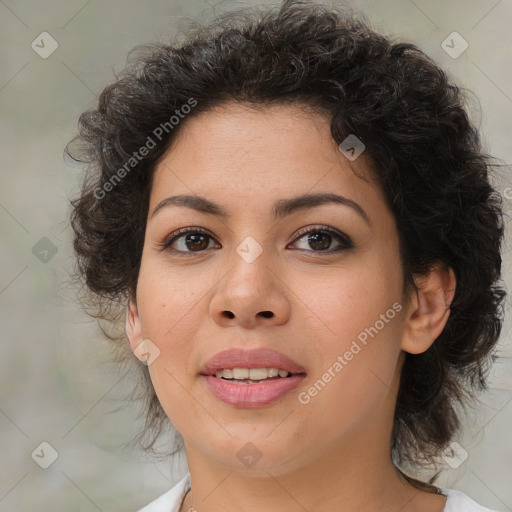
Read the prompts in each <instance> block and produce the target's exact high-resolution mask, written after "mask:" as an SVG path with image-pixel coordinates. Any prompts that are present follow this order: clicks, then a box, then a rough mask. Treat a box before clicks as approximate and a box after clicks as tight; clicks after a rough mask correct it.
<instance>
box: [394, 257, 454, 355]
mask: <svg viewBox="0 0 512 512" xmlns="http://www.w3.org/2000/svg"><path fill="white" fill-rule="evenodd" d="M415 281H416V285H417V287H418V290H417V291H414V292H413V293H412V295H411V299H410V301H409V304H408V309H407V316H406V319H405V328H404V333H403V338H402V343H401V348H402V350H404V351H405V352H409V353H411V354H420V353H422V352H425V351H426V350H427V349H428V348H429V347H430V346H431V345H432V343H434V341H435V340H436V339H437V337H438V336H439V335H440V334H441V332H442V331H443V329H444V327H445V325H446V322H447V321H448V317H449V316H450V305H451V303H452V300H453V297H454V295H455V287H456V280H455V274H454V272H453V270H452V268H451V267H448V266H447V265H445V264H444V263H443V262H439V263H437V264H435V265H434V266H433V267H432V268H431V270H430V272H429V273H428V274H427V275H425V276H421V277H418V278H416V277H415Z"/></svg>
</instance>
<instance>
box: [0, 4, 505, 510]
mask: <svg viewBox="0 0 512 512" xmlns="http://www.w3.org/2000/svg"><path fill="white" fill-rule="evenodd" d="M254 3H257V2H254ZM351 4H352V5H353V6H355V7H356V8H359V9H360V10H362V11H363V12H365V13H366V14H367V15H368V17H369V18H370V20H371V22H372V23H373V25H374V28H375V29H377V30H380V31H382V32H384V33H385V34H388V35H392V36H396V37H398V38H402V39H406V40H410V41H413V42H415V43H417V44H418V45H419V46H420V47H421V48H423V49H424V50H426V51H427V52H428V53H429V54H430V55H431V56H432V57H433V58H434V59H435V60H436V61H437V62H438V63H439V64H440V65H441V66H442V67H444V68H445V69H446V70H447V71H448V72H449V73H450V74H451V76H452V77H453V78H454V80H456V81H457V82H458V83H461V84H463V85H464V86H466V87H467V88H469V89H471V90H472V91H473V92H474V93H475V96H476V97H474V98H473V100H472V103H471V112H472V116H473V118H474V119H475V122H476V123H477V124H479V125H480V126H481V128H482V131H483V134H484V138H483V140H484V144H485V145H486V149H488V151H490V152H491V153H492V154H494V155H495V156H497V157H498V158H500V159H501V160H502V162H503V163H505V164H507V166H505V167H503V168H502V170H501V172H500V174H499V175H497V176H496V178H495V181H496V186H497V187H498V189H499V190H500V192H501V193H502V194H503V195H504V197H505V208H506V212H507V215H509V212H510V199H509V198H512V189H510V190H508V189H507V187H512V179H511V177H510V176H509V171H510V164H511V162H512V149H511V148H512V145H511V144H510V140H511V133H512V130H511V128H512V99H511V98H512V85H511V83H512V71H511V69H512V66H511V57H512V50H511V49H512V31H511V30H510V26H511V25H512V1H511V0H499V1H498V0H478V1H477V0H471V1H464V0H450V1H443V0H425V1H422V0H415V1H412V0H397V1H389V0H387V1H386V0H381V1H369V0H368V1H363V0H359V1H353V2H351ZM241 5H247V2H245V3H242V2H224V3H215V4H213V3H211V4H209V3H207V2H205V1H197V0H189V1H185V0H167V1H164V0H146V1H144V2H143V1H136V0H124V1H122V0H104V1H101V0H90V1H88V0H67V1H64V0H42V1H38V2H36V1H30V0H0V147H1V151H0V229H1V237H0V261H1V265H0V322H1V324H0V339H1V345H0V346H1V348H2V357H1V358H0V431H1V437H0V449H1V454H0V511H5V512H20V511H31V510H39V511H52V512H69V511H70V510H73V511H77V512H82V511H83V512H89V511H91V512H92V511H95V510H102V511H105V512H106V511H114V512H117V511H130V510H136V509H137V508H138V507H140V506H142V505H143V504H145V503H147V502H149V501H150V500H151V499H153V498H154V497H156V496H158V495H159V494H161V493H162V492H164V491H165V490H167V489H168V488H170V487H171V486H172V485H173V483H174V482H176V481H177V480H178V479H179V478H181V476H182V475H183V474H184V473H185V472H186V470H187V468H186V462H185V458H184V456H182V457H181V465H178V463H176V465H175V466H174V467H171V465H170V464H169V463H163V462H158V461H153V460H151V459H150V458H148V457H147V456H145V455H143V454H142V453H140V452H136V451H130V450H127V449H123V448H122V445H123V443H125V442H128V441H130V439H132V437H133V435H134V434H135V433H136V432H137V429H138V428H140V425H139V424H138V423H137V418H136V415H137V409H136V408H135V407H133V406H129V407H124V408H121V407H120V406H121V405H122V403H121V402H120V399H122V397H123V396H125V393H126V391H129V390H130V389H131V388H130V383H129V381H128V380H127V379H124V380H122V379H120V375H119V374H118V373H116V369H115V367H114V366H112V365H111V364H110V363H109V362H108V360H107V355H106V352H105V349H104V347H105V345H106V341H105V340H104V339H103V338H102V337H101V334H100V331H99V329H98V328H97V327H96V325H95V323H94V322H93V321H91V320H90V319H89V318H88V317H87V316H86V315H85V314H84V313H83V312H81V311H80V310H79V308H78V307H77V305H76V304H75V303H74V302H73V298H72V297H71V294H72V291H71V290H70V289H69V287H68V285H67V284H66V283H67V279H68V272H69V271H70V269H71V265H72V250H71V246H70V239H71V238H70V237H71V229H70V228H69V223H68V219H69V207H68V197H70V196H73V195H74V194H75V193H76V190H77V185H78V180H79V175H80V174H79V173H80V170H79V169H77V168H76V167H72V166H70V165H69V164H66V163H65V162H64V160H63V156H62V152H63V148H64V146H65V144H66V142H68V141H69V140H70V138H71V137H72V136H73V135H74V133H75V130H76V127H77V119H78V116H79V114H80V113H81V112H82V111H83V110H85V109H86V108H89V107H91V106H93V104H94V101H95V98H96V96H97V94H98V93H99V92H100V91H101V89H102V88H103V87H104V86H105V85H106V83H107V82H109V81H111V80H112V79H113V78H114V75H113V73H114V70H115V71H120V70H121V69H122V67H123V65H124V62H125V58H126V55H127V53H128V51H129V50H130V49H131V48H132V47H134V46H135V45H137V44H140V43H145V42H151V41H157V40H158V41H167V40H169V39H170V38H171V37H172V36H173V35H175V34H176V33H177V31H178V26H179V25H178V22H179V21H180V18H183V17H186V16H189V17H193V18H198V17H199V19H209V18H210V17H211V16H213V14H214V13H219V12H222V11H224V10H231V9H233V8H236V7H237V6H241ZM212 7H213V11H212ZM453 31H456V32H458V33H459V34H460V35H461V36H462V37H463V38H464V39H465V40H466V41H467V42H468V45H469V46H468V48H467V50H466V51H465V52H464V53H463V54H462V55H461V56H460V57H458V58H456V59H455V58H452V57H451V56H450V55H448V54H447V53H446V52H445V50H444V49H443V48H442V47H441V43H442V41H443V40H445V38H446V37H447V36H448V35H449V34H451V33H452V32H453ZM42 32H48V33H49V34H50V35H51V37H52V38H54V39H55V41H56V42H57V44H58V48H57V50H56V51H55V52H54V53H52V54H51V55H50V56H49V57H48V58H42V57H41V56H40V55H39V54H38V53H36V51H34V49H32V47H31V43H32V41H34V40H35V41H36V42H37V41H40V38H39V39H38V36H39V35H40V34H41V33H42ZM45 37H46V36H45ZM48 41H49V40H48V39H46V43H45V48H46V49H48V48H49V42H48ZM39 44H40V46H41V43H39ZM457 44H459V42H457ZM41 50H42V49H41ZM507 222H508V217H507ZM509 235H510V232H509V231H508V232H507V247H506V249H505V254H504V270H505V280H506V282H507V283H508V281H509V279H510V278H511V275H510V268H509V267H510V261H511V260H510V256H509V253H508V247H509V242H508V240H509ZM41 239H43V240H42V241H41ZM37 244H39V245H37ZM34 247H35V249H34ZM44 250H48V251H49V252H48V253H44V252H43V253H42V252H41V251H44ZM483 250H485V248H483ZM52 251H53V252H52ZM55 251H56V253H55ZM53 253H55V254H53ZM38 256H39V257H38ZM41 258H42V259H43V260H44V259H45V258H46V259H47V261H46V262H45V261H42V260H41ZM507 305H508V302H507ZM509 330H510V318H509V316H508V315H507V320H506V323H505V326H504V330H503V335H502V339H501V342H500V353H501V355H502V356H503V357H502V359H501V360H500V362H499V364H497V365H496V367H495V368H494V370H493V373H492V378H491V381H490V386H491V389H490V391H489V393H487V394H486V395H485V396H483V397H482V405H481V406H479V407H478V408H477V409H476V410H475V411H474V412H473V413H471V414H470V415H469V417H468V420H467V427H466V429H465V431H464V434H463V436H461V438H460V439H457V442H458V443H459V444H460V445H461V446H462V447H463V448H464V449H465V450H466V451H467V453H468V458H467V459H466V460H465V461H464V463H462V464H461V465H460V466H459V467H458V468H452V467H450V466H449V465H446V468H445V470H444V471H443V473H442V476H441V478H440V480H439V484H440V485H443V486H446V487H455V488H457V489H460V490H463V491H465V492H466V493H468V494H469V495H470V496H472V497H473V499H475V500H476V501H478V502H480V503H482V504H484V505H486V506H488V507H489V508H493V509H496V510H499V511H507V510H512V487H511V486H510V482H511V475H512V433H511V432H512V429H511V426H512V364H511V362H512V348H511V343H510V336H509ZM41 442H47V443H49V444H50V445H51V446H52V447H53V448H54V449H55V450H56V451H57V452H58V458H57V460H56V461H55V462H54V463H53V464H52V465H51V466H50V467H49V468H48V469H42V468H41V467H40V466H39V465H38V464H36V462H35V461H34V460H33V458H32V457H31V454H32V453H33V451H34V450H35V449H36V448H37V447H38V446H39V445H40V443H41ZM36 453H41V452H40V451H39V452H36ZM45 456H48V452H46V454H45ZM177 462H178V461H177Z"/></svg>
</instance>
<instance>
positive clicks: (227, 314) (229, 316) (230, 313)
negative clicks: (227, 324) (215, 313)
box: [224, 311, 235, 318]
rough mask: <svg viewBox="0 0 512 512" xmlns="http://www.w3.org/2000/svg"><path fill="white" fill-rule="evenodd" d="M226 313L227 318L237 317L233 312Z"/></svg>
mask: <svg viewBox="0 0 512 512" xmlns="http://www.w3.org/2000/svg"><path fill="white" fill-rule="evenodd" d="M224 313H225V314H226V316H227V317H228V318H234V317H235V315H234V314H233V313H232V312H231V311H224Z"/></svg>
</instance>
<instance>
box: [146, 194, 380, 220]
mask: <svg viewBox="0 0 512 512" xmlns="http://www.w3.org/2000/svg"><path fill="white" fill-rule="evenodd" d="M329 203H335V204H341V205H344V206H348V207H350V208H352V209H353V210H354V211H355V212H356V213H357V214H358V215H359V216H360V217H362V219H363V220H364V221H365V222H366V224H368V225H369V226H370V227H371V222H370V219H369V218H368V215H367V213H366V212H365V211H364V209H363V208H362V207H361V206H360V205H359V204H358V203H356V202H355V201H353V200H352V199H349V198H348V197H344V196H341V195H338V194H329V193H319V194H304V195H301V196H297V197H292V198H291V199H279V200H278V201H276V202H275V203H274V206H273V208H272V217H273V218H274V219H275V220H280V219H282V218H284V217H286V216H287V215H290V214H292V213H294V212H297V211H299V210H305V209H308V208H312V207H314V206H320V205H323V204H329ZM168 206H186V207H187V208H192V209H194V210H197V211H199V212H201V213H206V214H208V215H216V216H218V217H222V218H224V219H227V218H230V217H231V214H230V213H229V212H228V211H227V210H225V209H224V208H223V207H222V206H220V205H218V204H216V203H213V202H212V201H210V200H208V199H206V198H204V197H201V196H197V195H185V194H182V195H178V196H170V197H167V198H165V199H164V200H162V201H160V203H158V204H157V205H156V207H155V209H154V210H153V213H152V214H151V216H150V218H153V217H154V216H155V215H156V214H157V213H158V212H159V211H160V210H162V209H163V208H166V207H168Z"/></svg>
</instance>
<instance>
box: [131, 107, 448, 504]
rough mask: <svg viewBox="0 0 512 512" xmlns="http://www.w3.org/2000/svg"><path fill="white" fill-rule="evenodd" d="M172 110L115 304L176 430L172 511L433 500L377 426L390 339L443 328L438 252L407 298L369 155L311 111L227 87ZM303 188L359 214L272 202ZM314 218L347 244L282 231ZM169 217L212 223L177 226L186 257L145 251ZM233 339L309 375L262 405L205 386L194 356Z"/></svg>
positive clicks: (407, 346)
mask: <svg viewBox="0 0 512 512" xmlns="http://www.w3.org/2000/svg"><path fill="white" fill-rule="evenodd" d="M184 123H185V124H184V125H183V126H182V127H181V131H180V132H179V133H178V137H177V138H176V139H175V141H174V142H173V144H172V145H171V147H170V149H169V150H168V152H167V153H166V154H165V155H164V157H163V158H162V159H161V160H160V163H159V164H158V166H157V168H156V170H155V175H154V181H153V185H152V189H151V195H150V206H149V212H148V219H147V228H146V234H145V243H144V250H143V255H142V261H141V268H140V275H139V280H138V286H137V293H136V297H132V300H131V301H130V304H129V309H128V314H127V320H126V331H127V335H128V339H129V341H130V346H131V348H132V350H134V351H136V348H137V346H138V345H139V343H140V342H141V341H142V340H143V339H149V340H151V342H152V343H154V345H155V346H157V347H158V349H159V351H160V354H159V355H158V357H156V358H155V359H154V361H152V362H151V364H149V366H148V367H149V371H150V375H151V379H152V382H153V385H154V388H155V390H156V393H157V395H158V398H159V400H160V402H161V404H162V407H163V408H164V410H165V412H166V414H167V415H168V416H169V418H170V420H171V421H172V423H173V424H174V426H175V427H176V428H177V429H178V430H179V432H180V433H181V435H182V436H183V439H184V443H185V451H186V455H187V460H188V466H189V470H190V474H191V487H192V489H191V491H190V493H189V494H187V496H186V498H185V501H184V502H183V504H182V507H181V510H183V511H186V510H189V509H190V507H194V508H195V509H196V510H198V511H200V512H213V511H218V510H223V511H225V512H230V511H235V510H236V511H240V510H243V511H245V512H252V511H258V512H261V510H266V511H269V512H274V511H283V510H287V511H291V512H295V511H297V512H299V511H304V510H307V511H309V512H314V511H319V510H322V512H334V511H336V512H338V511H339V510H340V504H341V505H342V507H343V508H342V510H343V511H347V512H351V511H354V512H355V511H358V512H361V511H363V512H364V511H370V510H372V511H374V510H379V511H381V512H385V511H390V512H391V511H393V512H396V511H402V512H407V511H411V512H412V511H415V512H418V511H425V512H426V511H429V512H440V511H442V510H443V509H444V506H445V502H446V498H445V497H444V496H443V495H440V494H435V493H428V492H424V491H419V490H418V489H416V488H415V487H413V486H411V485H410V484H409V483H407V482H406V480H405V479H404V478H403V477H402V476H401V475H400V474H399V473H398V472H397V470H396V469H395V468H394V466H393V464H392V461H391V456H390V441H391V429H392V420H393V412H394V408H395V403H396V395H397V391H398V384H399V377H400V371H401V368H402V364H403V360H404V356H405V352H410V353H421V352H423V351H425V350H427V349H428V347H429V346H430V345H431V344H432V343H433V342H434V340H435V339H436V338H437V337H438V336H439V334H440V333H441V331H442V330H443V328H444V326H445V324H446V321H447V320H448V316H449V314H450V311H449V309H448V308H449V304H450V303H451V301H452V299H453V295H454V292H455V277H454V274H453V271H452V269H450V268H447V267H445V266H444V265H442V264H439V265H437V266H434V267H433V268H432V271H431V272H430V274H428V275H427V276H423V279H421V280H419V279H418V282H417V284H418V286H419V289H418V290H416V291H415V292H414V293H413V294H412V297H411V299H410V300H409V302H405V299H404V297H403V296H402V273H401V262H400V255H399V246H398V233H397V228H396V222H395V219H394V216H393V214H392V212H391V211H390V210H389V208H388V206H387V203H386V200H385V198H384V196H383V194H382V192H381V190H380V189H379V188H378V187H377V186H376V185H375V184H373V183H372V182H371V179H372V174H371V162H370V160H369V158H368V157H367V156H366V154H365V153H363V154H362V155H361V156H359V157H358V158H357V159H356V160H355V161H353V162H350V161H349V160H348V159H347V158H346V156H345V155H344V154H342V153H341V152H340V151H339V149H338V146H337V144H336V142H335V141H334V140H333V139H332V137H331V135H330V129H329V122H328V121H327V120H326V119H325V118H323V117H321V116H320V115H319V114H315V113H309V112H307V111H305V110H304V109H301V108H299V107H298V106H279V107H277V106H272V107H265V110H261V111H257V110H254V109H250V108H248V107H247V105H243V104H236V103H230V104H226V105H224V106H223V108H221V109H216V110H212V111H209V112H207V113H202V114H200V115H199V116H197V117H194V118H190V119H188V120H186V121H185V122H184ZM352 168H354V169H355V170H356V171H357V173H358V174H361V175H363V176H365V177H366V178H368V179H370V182H369V183H367V182H365V181H363V180H362V179H360V178H359V177H358V176H357V175H356V174H355V173H354V172H353V170H352ZM317 192H327V193H337V194H341V195H344V196H346V197H348V198H350V199H352V200H353V201H355V202H357V203H358V204H359V205H360V206H361V207H362V208H363V209H364V210H365V212H366V214H367V216H368V218H369V220H370V223H371V226H369V225H368V224H367V223H365V221H364V220H363V218H362V217H361V216H360V215H358V214H357V212H356V211H355V210H354V209H352V208H350V207H347V206H344V205H339V204H325V205H321V206H315V207H313V208H309V209H304V210H299V211H297V212H294V213H293V214H291V215H289V216H287V217H285V218H283V219H282V220H280V221H276V220H275V219H273V218H272V216H271V208H272V205H273V203H274V202H275V201H276V200H279V199H283V198H291V197H294V196H298V195H301V194H304V193H317ZM177 194H197V195H200V196H203V197H205V198H207V199H209V200H211V201H213V202H215V203H217V204H219V205H221V206H222V207H224V208H225V209H227V210H228V211H229V212H230V213H231V214H232V216H231V217H230V218H228V219H224V220H223V219H220V218H217V217H215V216H213V215H208V214H205V213H201V212H198V211H196V210H193V209H190V208H187V207H184V206H169V207H166V208H163V209H161V210H160V211H159V212H158V213H157V214H156V215H155V216H154V217H152V216H151V214H152V212H153V210H154V208H155V206H156V205H157V204H158V203H159V202H160V201H162V200H163V199H165V198H166V197H168V196H171V195H177ZM319 225H325V226H330V227H332V228H334V229H335V230H338V231H339V232H341V233H342V234H345V235H346V236H348V237H349V238H350V239H351V240H352V242H353V243H354V244H355V247H353V248H345V250H342V251H341V252H338V253H335V252H332V253H331V254H330V255H328V254H326V253H325V252H324V253H322V251H321V250H320V249H318V247H322V245H321V244H322V243H324V242H325V245H326V246H327V247H328V249H335V248H337V247H340V246H341V247H344V245H343V243H342V242H340V241H339V240H338V239H337V238H336V237H332V238H331V239H329V238H327V239H326V240H325V239H320V240H319V242H320V243H317V244H316V245H315V243H314V239H313V243H311V242H309V243H308V235H307V234H305V235H304V234H301V235H300V236H296V233H297V231H298V230H299V229H300V228H303V227H310V228H311V229H315V228H318V227H319ZM184 227H191V228H194V227H202V228H204V229H206V230H208V232H209V233H210V234H211V236H212V238H211V239H210V238H208V237H207V238H206V240H205V242H204V245H201V244H199V245H200V247H201V248H202V249H203V250H202V252H197V251H196V252H194V248H197V245H194V244H191V243H190V241H189V244H188V245H187V244H186V243H185V237H184V236H182V238H181V239H180V240H179V241H175V242H174V244H173V247H174V248H175V249H176V250H182V251H188V252H187V254H186V255H185V256H181V257H180V256H179V254H176V253H173V252H172V249H168V250H167V251H160V250H159V249H160V247H159V245H158V244H159V243H160V242H162V241H163V240H164V239H165V238H166V237H167V236H169V235H170V234H171V233H173V232H174V231H176V230H177V229H179V228H184ZM185 236H186V235H185ZM249 236H250V237H253V238H254V239H255V240H256V241H257V242H258V243H259V245H260V246H261V248H262V250H263V252H262V253H261V254H260V255H259V256H258V257H257V258H256V260H255V261H253V262H252V263H247V262H246V261H245V260H244V259H242V258H241V257H240V256H239V255H238V253H237V252H236V248H237V247H238V245H239V244H240V243H241V242H242V241H243V240H244V239H245V238H246V237H249ZM330 240H331V243H330V245H329V241H330ZM206 247H208V248H206ZM395 302H398V303H399V304H401V305H402V309H401V311H400V312H399V313H397V315H396V316H395V317H394V318H393V319H392V320H389V322H387V323H385V326H384V328H381V329H380V330H379V332H378V334H377V335H374V337H373V338H369V341H368V343H367V345H366V346H364V347H363V348H362V350H361V351H360V352H358V353H357V356H354V357H353V359H352V360H351V361H349V362H348V364H347V365H346V366H344V368H343V370H342V371H340V372H339V373H337V375H336V377H335V378H333V379H332V380H331V381H330V382H329V383H328V384H327V385H326V386H325V387H324V388H323V389H322V390H321V392H319V393H318V394H317V395H316V396H315V397H314V398H312V399H311V401H310V403H308V404H307V405H303V404H301V403H299V401H298V398H297V395H298V393H299V392H301V391H307V390H308V389H309V388H310V387H311V386H312V385H313V383H314V382H316V381H317V380H318V379H320V378H321V377H322V374H324V373H325V372H326V371H327V370H328V368H329V367H332V366H333V363H334V362H335V361H336V360H337V357H338V356H339V355H343V354H344V353H345V352H346V351H347V350H348V349H349V348H350V345H351V343H352V341H353V340H356V339H357V336H358V334H360V333H361V332H362V331H364V330H365V328H368V327H370V326H374V325H375V322H376V321H377V320H378V319H379V318H381V317H380V315H381V314H385V313H386V311H387V310H389V309H390V308H392V305H393V303H395ZM262 311H271V312H272V313H273V315H261V314H260V312H262ZM226 312H231V313H232V315H229V314H226ZM231 347H251V348H252V347H272V348H274V349H276V350H278V351H280V352H283V353H284V354H286V355H288V356H289V357H291V358H292V359H294V360H295V361H297V362H299V363H300V364H302V365H303V366H304V367H305V368H306V372H307V378H306V380H305V382H304V383H303V384H302V385H301V386H300V387H299V388H298V389H297V390H294V391H292V392H291V393H289V394H288V395H286V396H285V397H284V398H282V399H280V400H278V401H277V402H274V403H273V404H271V405H269V406H266V407H264V408H259V409H247V408H245V409H244V408H236V407H234V406H231V405H228V404H225V403H223V402H220V401H219V400H218V399H217V398H215V397H214V396H213V395H212V394H211V393H210V392H209V390H208V388H207V386H206V384H205V383H204V381H203V379H202V378H201V377H200V375H199V372H200V369H201V367H202V365H203V364H204V363H205V362H206V361H207V360H208V359H209V358H210V357H211V356H213V355H214V354H216V353H217V352H219V351H221V350H224V349H226V348H231ZM248 442H251V443H252V444H254V445H255V446H256V447H257V449H258V450H259V452H260V453H261V459H260V460H259V461H258V462H257V463H256V464H254V465H253V466H252V467H246V466H245V465H244V464H243V463H242V462H241V461H240V459H239V458H238V457H237V452H238V451H239V450H240V449H241V448H242V447H244V445H246V443H248Z"/></svg>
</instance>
